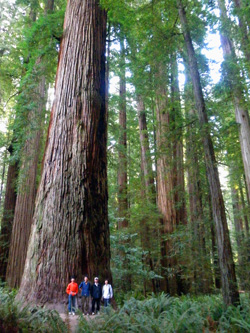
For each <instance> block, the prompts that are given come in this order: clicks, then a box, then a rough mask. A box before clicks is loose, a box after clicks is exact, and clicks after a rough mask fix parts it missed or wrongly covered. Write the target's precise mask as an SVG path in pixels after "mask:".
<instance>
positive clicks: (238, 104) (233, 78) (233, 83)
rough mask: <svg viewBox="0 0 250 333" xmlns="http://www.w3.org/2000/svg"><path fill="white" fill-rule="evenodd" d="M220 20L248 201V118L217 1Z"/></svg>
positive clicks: (220, 1)
mask: <svg viewBox="0 0 250 333" xmlns="http://www.w3.org/2000/svg"><path fill="white" fill-rule="evenodd" d="M218 4H219V8H220V18H221V22H222V25H221V34H220V37H221V46H222V50H223V56H224V60H225V61H224V68H225V70H226V71H225V73H224V76H225V78H226V80H227V83H228V85H229V87H230V90H231V95H232V102H233V104H234V109H235V118H236V122H237V124H238V125H239V139H240V147H241V154H242V160H243V165H244V170H245V176H246V183H247V190H248V199H249V200H250V118H249V113H248V108H247V104H246V102H245V97H244V89H243V86H242V83H241V81H242V78H241V75H240V69H239V68H238V65H237V57H236V54H235V50H234V46H233V42H232V40H231V38H230V21H229V19H228V17H227V11H226V6H225V2H224V0H218Z"/></svg>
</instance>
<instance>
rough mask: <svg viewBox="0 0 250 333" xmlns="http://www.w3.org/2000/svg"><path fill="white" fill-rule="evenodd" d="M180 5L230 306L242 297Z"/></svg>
mask: <svg viewBox="0 0 250 333" xmlns="http://www.w3.org/2000/svg"><path fill="white" fill-rule="evenodd" d="M177 6H178V10H179V18H180V21H181V27H182V31H183V35H184V40H185V44H186V48H187V53H188V60H189V66H190V74H191V78H192V83H193V87H194V97H195V101H196V108H197V111H198V117H199V122H200V126H201V135H202V141H203V148H204V153H205V164H206V169H207V175H208V182H209V188H210V193H211V199H212V207H213V218H214V221H215V225H216V236H217V244H218V254H219V262H220V270H221V281H222V293H223V299H224V302H225V304H227V305H229V304H238V303H239V302H240V299H239V293H238V288H237V280H236V275H235V267H234V262H233V254H232V249H231V243H230V238H229V230H228V225H227V219H226V213H225V206H224V200H223V196H222V192H221V187H220V181H219V174H218V169H217V165H216V160H215V154H214V148H213V143H212V139H211V136H210V133H209V123H208V118H207V113H206V105H205V101H204V97H203V92H202V88H201V81H200V75H199V71H198V64H197V60H196V55H195V52H194V48H193V44H192V39H191V35H190V31H189V27H188V23H187V18H186V13H185V10H184V7H183V4H182V1H181V0H177Z"/></svg>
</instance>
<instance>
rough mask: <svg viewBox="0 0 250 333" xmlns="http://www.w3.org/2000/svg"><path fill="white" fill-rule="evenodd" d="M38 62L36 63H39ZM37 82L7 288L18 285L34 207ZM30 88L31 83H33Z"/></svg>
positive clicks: (40, 92)
mask: <svg viewBox="0 0 250 333" xmlns="http://www.w3.org/2000/svg"><path fill="white" fill-rule="evenodd" d="M39 62H40V60H39ZM38 80H39V83H38V86H37V87H36V88H35V90H36V92H35V93H34V94H32V96H33V98H34V96H36V97H35V98H38V99H39V100H38V101H37V102H36V103H35V104H36V109H34V110H32V111H30V113H31V114H30V115H29V120H30V124H32V125H30V127H31V128H32V127H33V128H36V129H35V130H33V131H32V129H31V128H30V129H29V132H30V135H29V136H30V138H29V139H27V141H26V143H25V147H24V149H23V151H22V158H21V160H22V165H21V168H20V172H19V174H20V175H21V181H20V185H19V188H18V193H17V200H16V206H15V215H14V221H13V228H12V234H11V243H10V252H9V258H8V266H7V274H6V280H7V283H8V285H9V286H10V287H12V288H17V287H19V286H20V283H21V279H22V275H23V270H24V264H25V259H26V254H27V248H28V242H29V236H30V229H31V225H32V218H33V214H34V208H35V197H36V191H37V167H38V161H39V157H40V153H41V138H42V131H43V130H42V123H43V121H42V120H43V116H42V114H43V111H44V109H45V104H46V98H45V95H46V92H45V89H46V85H45V77H44V76H42V77H41V78H40V79H39V78H38ZM33 85H34V83H33Z"/></svg>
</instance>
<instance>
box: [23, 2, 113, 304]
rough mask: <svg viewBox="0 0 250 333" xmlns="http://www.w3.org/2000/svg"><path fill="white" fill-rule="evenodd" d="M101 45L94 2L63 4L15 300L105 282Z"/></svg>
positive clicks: (101, 21) (55, 296)
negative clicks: (85, 281)
mask: <svg viewBox="0 0 250 333" xmlns="http://www.w3.org/2000/svg"><path fill="white" fill-rule="evenodd" d="M105 40H106V12H105V11H104V10H103V9H101V8H100V6H99V1H98V0H85V1H82V0H75V1H74V0H69V1H68V5H67V9H66V14H65V21H64V35H63V39H62V43H61V47H60V58H59V64H58V70H57V78H56V93H55V102H54V105H53V108H52V114H51V121H50V126H49V132H48V138H47V146H46V150H45V156H44V166H43V172H42V178H41V182H40V185H39V189H38V194H37V198H36V207H35V213H34V218H33V225H32V229H31V236H30V240H29V247H28V253H27V258H26V264H25V269H24V274H23V278H22V283H21V287H20V291H19V295H18V297H19V298H24V299H26V300H30V301H35V302H37V303H43V304H44V303H49V302H51V301H53V302H56V301H61V300H62V299H65V286H66V284H67V283H68V280H69V278H70V276H71V275H72V274H74V275H76V276H77V279H80V278H81V276H82V274H84V273H88V274H89V276H90V277H93V276H94V275H96V274H98V275H99V276H100V278H101V279H102V278H104V277H107V278H111V273H110V244H109V225H108V214H107V156H106V141H107V112H106V103H105V95H106V94H105Z"/></svg>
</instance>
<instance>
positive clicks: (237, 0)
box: [233, 0, 250, 69]
mask: <svg viewBox="0 0 250 333" xmlns="http://www.w3.org/2000/svg"><path fill="white" fill-rule="evenodd" d="M233 2H234V4H235V7H236V14H237V16H238V20H239V28H240V34H241V36H240V37H241V45H242V49H243V52H244V54H245V57H246V60H247V61H248V65H250V49H249V44H250V39H249V36H248V31H247V23H246V20H245V15H244V14H242V13H243V12H244V8H242V3H241V0H233ZM249 69H250V68H249Z"/></svg>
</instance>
